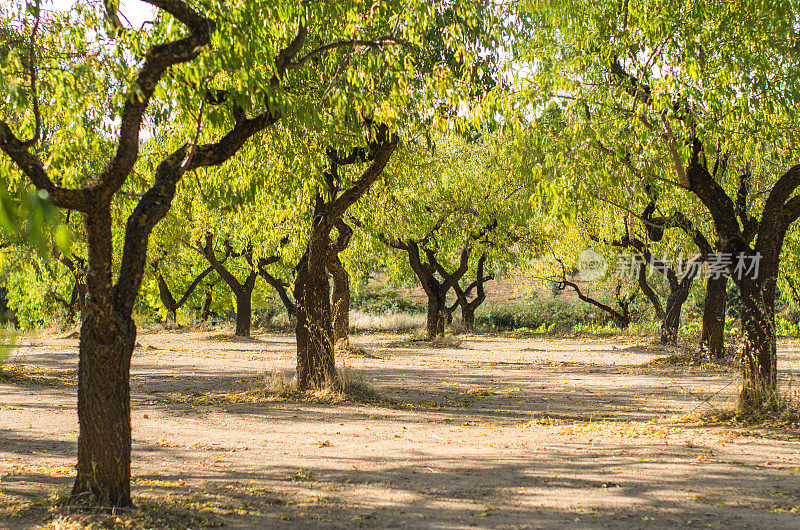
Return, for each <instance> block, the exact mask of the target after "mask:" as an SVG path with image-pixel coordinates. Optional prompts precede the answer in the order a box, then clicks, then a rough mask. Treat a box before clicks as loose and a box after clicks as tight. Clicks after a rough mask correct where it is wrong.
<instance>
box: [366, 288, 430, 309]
mask: <svg viewBox="0 0 800 530" xmlns="http://www.w3.org/2000/svg"><path fill="white" fill-rule="evenodd" d="M350 307H351V308H352V309H354V310H357V311H363V312H364V313H375V314H381V313H424V312H425V303H423V302H417V301H413V300H409V299H407V298H403V297H402V296H400V295H399V294H398V292H397V291H396V290H395V289H392V288H390V287H378V288H367V287H365V288H361V289H358V290H357V291H356V292H355V293H354V294H353V295H352V296H351V298H350Z"/></svg>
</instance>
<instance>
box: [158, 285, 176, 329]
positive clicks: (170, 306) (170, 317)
mask: <svg viewBox="0 0 800 530" xmlns="http://www.w3.org/2000/svg"><path fill="white" fill-rule="evenodd" d="M156 281H157V282H158V296H159V298H161V303H162V304H164V307H165V308H166V310H167V318H166V323H167V324H176V323H177V322H178V302H177V301H176V300H175V297H174V296H173V295H172V291H170V289H169V287H168V286H167V282H166V281H165V280H164V277H163V276H162V275H161V274H158V273H157V274H156Z"/></svg>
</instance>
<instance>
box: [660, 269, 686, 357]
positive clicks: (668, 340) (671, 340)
mask: <svg viewBox="0 0 800 530" xmlns="http://www.w3.org/2000/svg"><path fill="white" fill-rule="evenodd" d="M690 286H691V283H689V285H686V286H680V287H679V288H678V289H671V290H670V293H669V295H668V296H667V309H666V311H665V313H664V321H663V322H662V324H661V344H670V345H673V346H674V345H676V344H677V343H678V328H679V327H680V325H681V309H682V308H683V303H684V302H685V301H686V298H687V297H688V296H689V287H690Z"/></svg>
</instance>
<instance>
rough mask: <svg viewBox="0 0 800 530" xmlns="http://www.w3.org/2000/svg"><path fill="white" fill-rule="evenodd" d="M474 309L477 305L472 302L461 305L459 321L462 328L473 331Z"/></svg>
mask: <svg viewBox="0 0 800 530" xmlns="http://www.w3.org/2000/svg"><path fill="white" fill-rule="evenodd" d="M475 309H477V306H473V305H472V304H467V305H462V306H461V322H462V323H463V324H464V329H465V330H467V331H469V332H472V331H475Z"/></svg>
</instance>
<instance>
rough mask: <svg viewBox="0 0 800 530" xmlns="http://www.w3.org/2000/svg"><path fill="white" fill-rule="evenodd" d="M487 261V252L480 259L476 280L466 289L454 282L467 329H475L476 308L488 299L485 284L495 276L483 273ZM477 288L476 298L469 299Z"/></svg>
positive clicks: (462, 320) (463, 323)
mask: <svg viewBox="0 0 800 530" xmlns="http://www.w3.org/2000/svg"><path fill="white" fill-rule="evenodd" d="M485 263H486V254H481V257H480V258H479V259H478V267H477V270H476V274H475V281H474V282H472V283H471V284H469V285H468V286H467V288H466V289H461V287H460V286H459V284H458V283H455V284H453V289H454V290H455V292H456V297H457V299H458V305H459V306H461V323H462V325H463V326H464V329H465V330H466V331H469V332H472V331H475V310H477V309H478V307H480V305H481V304H482V303H483V302H484V300H486V290H485V289H484V284H485V283H486V282H487V281H489V280H491V279H493V276H492V275H491V274H489V275H488V276H484V275H483V268H484V265H485ZM473 289H475V298H473V299H472V300H469V299H468V297H469V295H470V293H471V292H472V290H473Z"/></svg>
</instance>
